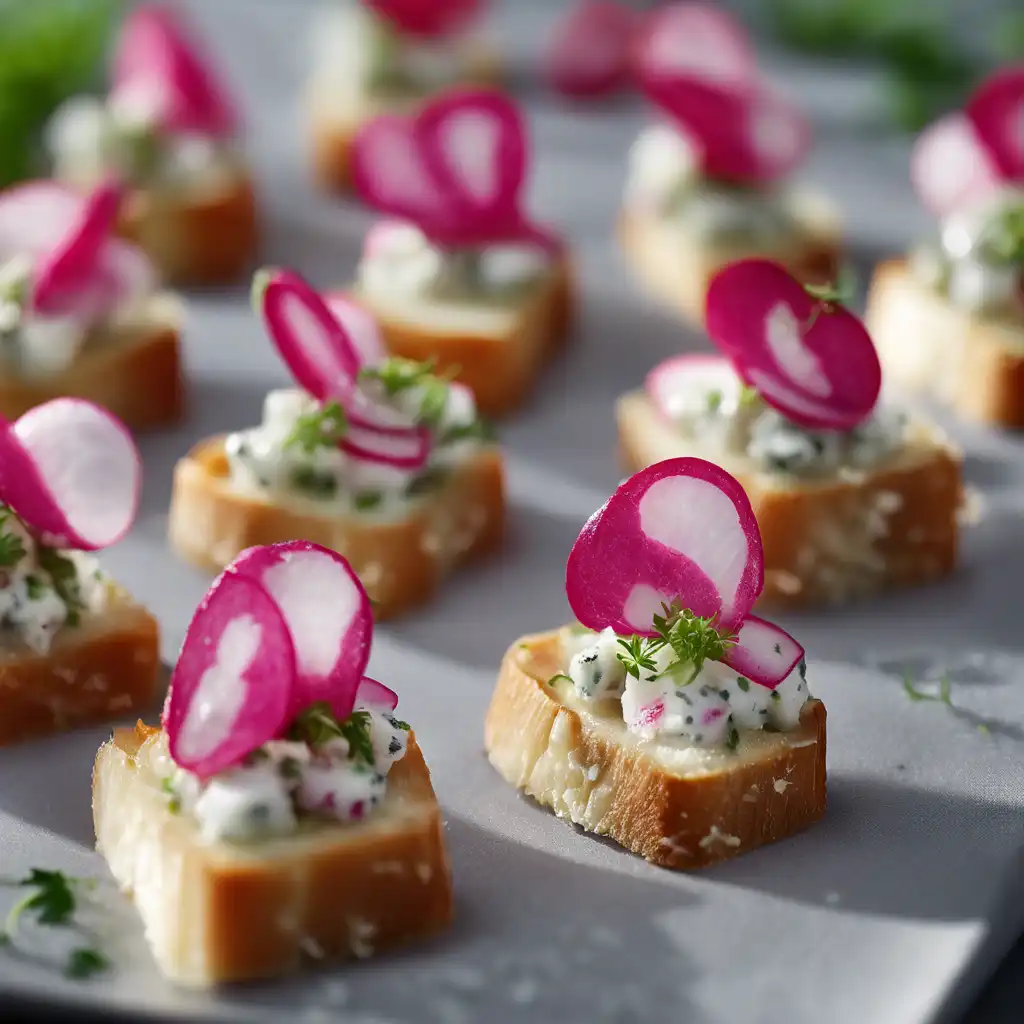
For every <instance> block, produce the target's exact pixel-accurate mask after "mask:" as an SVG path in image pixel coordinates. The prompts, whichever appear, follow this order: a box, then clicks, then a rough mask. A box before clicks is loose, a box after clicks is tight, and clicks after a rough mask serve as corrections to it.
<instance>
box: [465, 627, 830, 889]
mask: <svg viewBox="0 0 1024 1024" xmlns="http://www.w3.org/2000/svg"><path fill="white" fill-rule="evenodd" d="M564 671H565V659H564V658H563V652H562V644H561V640H560V637H559V633H558V632H557V631H556V632H552V633H540V634H537V635H534V636H527V637H523V638H522V639H521V640H519V641H518V642H517V643H515V644H513V645H512V647H511V648H509V650H508V653H507V654H506V655H505V658H504V660H503V661H502V664H501V673H500V675H499V677H498V684H497V687H496V688H495V691H494V696H493V697H492V698H491V706H490V708H489V710H488V712H487V719H486V722H485V725H484V746H485V748H486V750H487V756H488V757H489V758H490V761H491V764H492V765H494V767H495V768H497V769H498V771H499V772H500V774H501V775H502V777H503V778H504V779H505V780H506V781H507V782H510V783H511V784H512V785H513V786H515V787H516V788H517V789H520V790H522V791H523V792H524V793H526V794H527V795H528V796H531V797H533V799H534V800H536V801H537V802H538V803H540V804H543V805H544V806H545V807H550V808H551V809H552V810H553V811H554V812H555V813H556V814H557V815H558V816H559V817H560V818H567V819H568V820H569V821H571V822H572V823H573V824H574V825H580V826H581V827H582V828H584V829H586V830H587V831H588V832H596V833H597V834H598V835H604V836H609V837H610V838H612V839H614V840H615V842H617V843H619V844H620V845H621V846H624V847H626V849H628V850H632V851H633V852H634V853H639V854H640V855H641V856H643V857H645V858H646V859H647V860H649V861H651V862H652V863H654V864H660V865H661V866H662V867H669V868H683V869H689V868H702V867H706V866H707V865H709V864H714V863H715V862H717V861H720V860H725V859H727V858H729V857H735V856H736V855H737V854H740V853H746V852H747V851H748V850H752V849H754V848H755V847H757V846H762V845H764V844H765V843H771V842H774V841H775V840H777V839H783V838H785V837H786V836H789V835H792V834H793V833H794V832H799V831H800V830H801V829H803V828H806V827H807V826H808V825H810V824H811V823H812V822H815V821H817V820H818V819H819V818H820V817H821V816H822V815H823V814H824V813H825V705H824V704H822V703H821V701H818V700H810V701H808V702H807V704H806V705H805V706H804V709H803V711H802V713H801V716H800V725H799V727H798V728H797V729H795V730H792V731H790V732H782V733H770V732H760V733H744V734H743V739H742V740H741V741H740V746H739V748H738V749H737V750H736V751H735V752H733V751H727V750H702V749H700V748H696V747H678V746H673V745H670V744H666V743H659V742H656V741H650V742H644V741H642V740H640V739H639V738H638V737H636V736H635V735H633V734H632V733H630V732H629V731H628V730H627V729H626V727H625V725H624V724H623V722H622V719H621V714H617V713H616V712H617V711H618V705H617V704H616V703H614V702H609V707H610V710H609V711H608V712H607V713H605V714H601V713H599V712H595V711H594V710H591V709H588V708H586V707H585V706H584V705H583V703H582V702H580V701H578V700H576V699H575V697H574V696H573V694H572V690H571V687H569V686H568V684H566V683H558V684H554V685H553V684H551V683H549V682H548V680H550V679H551V677H552V676H554V675H555V674H556V673H559V672H564Z"/></svg>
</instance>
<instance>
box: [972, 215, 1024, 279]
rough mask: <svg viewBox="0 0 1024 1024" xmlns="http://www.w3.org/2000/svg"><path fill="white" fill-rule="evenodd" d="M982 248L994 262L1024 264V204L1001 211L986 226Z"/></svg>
mask: <svg viewBox="0 0 1024 1024" xmlns="http://www.w3.org/2000/svg"><path fill="white" fill-rule="evenodd" d="M981 246H982V248H983V249H984V250H985V254H986V255H987V256H988V257H989V259H991V260H992V261H993V262H996V263H1002V264H1015V263H1024V203H1018V204H1016V205H1011V206H1007V207H1005V208H1004V209H1002V210H999V212H998V213H997V214H996V215H995V216H993V217H992V219H991V220H990V221H989V222H988V224H986V225H985V229H984V231H983V232H982V238H981Z"/></svg>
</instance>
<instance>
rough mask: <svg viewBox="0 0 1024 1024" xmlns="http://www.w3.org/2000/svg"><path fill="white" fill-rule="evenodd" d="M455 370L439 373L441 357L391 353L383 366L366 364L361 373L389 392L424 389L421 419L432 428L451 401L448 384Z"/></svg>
mask: <svg viewBox="0 0 1024 1024" xmlns="http://www.w3.org/2000/svg"><path fill="white" fill-rule="evenodd" d="M455 373H456V371H455V370H448V371H447V372H445V373H443V374H439V373H437V360H436V359H434V358H430V359H427V360H425V361H424V362H418V361H417V360H415V359H405V358H403V357H402V356H390V357H389V358H387V359H385V360H384V362H382V363H381V364H380V365H379V366H368V367H365V368H364V369H363V370H362V371H361V372H360V374H359V376H360V377H361V378H362V379H363V380H373V381H377V382H378V383H379V384H380V386H381V387H382V388H383V389H384V391H385V393H386V394H388V395H392V396H393V395H397V394H400V393H401V392H403V391H409V390H411V389H412V388H419V389H420V391H421V396H422V397H421V399H420V408H419V418H420V420H421V421H422V422H423V423H424V424H425V425H426V426H428V427H436V426H437V425H438V424H439V423H440V422H441V419H442V417H443V416H444V410H445V407H446V406H447V404H448V385H449V384H450V383H451V381H452V378H453V377H454V376H455Z"/></svg>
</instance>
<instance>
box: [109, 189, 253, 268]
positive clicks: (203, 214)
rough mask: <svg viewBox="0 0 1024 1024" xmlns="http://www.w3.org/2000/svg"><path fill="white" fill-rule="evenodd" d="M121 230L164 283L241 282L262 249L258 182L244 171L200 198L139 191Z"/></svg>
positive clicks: (125, 213)
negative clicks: (256, 192) (257, 191)
mask: <svg viewBox="0 0 1024 1024" xmlns="http://www.w3.org/2000/svg"><path fill="white" fill-rule="evenodd" d="M118 228H119V231H120V233H121V234H122V235H123V236H124V237H125V238H128V239H130V240H131V241H132V242H134V243H135V244H136V245H138V246H139V247H140V248H142V249H143V250H145V252H146V253H147V254H148V255H149V258H150V259H151V260H152V261H153V263H154V264H155V266H156V267H157V269H158V271H159V272H160V275H161V277H162V278H163V280H164V281H167V282H169V283H171V284H176V285H204V284H211V285H212V284H226V283H229V282H231V281H235V280H237V279H238V278H239V277H240V276H241V275H242V274H243V273H244V272H245V271H246V270H247V269H248V268H249V267H250V266H251V265H252V263H253V260H254V259H255V256H256V251H257V248H258V246H259V224H258V211H257V208H256V196H255V193H254V190H253V184H252V180H251V179H250V178H249V176H248V175H247V174H245V173H244V172H241V171H239V172H238V173H237V174H233V175H231V176H228V177H225V179H224V181H223V182H218V183H217V184H216V185H211V186H210V188H209V189H208V190H207V191H204V192H202V193H198V194H197V193H196V192H194V191H192V192H184V191H183V192H181V193H180V194H179V193H175V192H174V191H171V190H167V191H164V192H150V191H146V190H142V189H136V190H135V191H133V192H131V193H129V195H128V197H127V198H126V200H125V202H124V205H123V206H122V208H121V216H120V222H119V225H118Z"/></svg>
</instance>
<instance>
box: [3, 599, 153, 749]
mask: <svg viewBox="0 0 1024 1024" xmlns="http://www.w3.org/2000/svg"><path fill="white" fill-rule="evenodd" d="M159 681H160V638H159V627H158V626H157V622H156V619H154V618H153V616H152V615H150V613H149V612H148V611H146V609H145V608H143V607H142V606H141V605H139V604H136V603H135V601H133V600H132V598H131V597H130V596H129V595H128V593H127V592H126V591H124V590H122V589H121V588H120V587H118V586H116V584H111V596H110V601H109V603H108V606H107V608H106V609H105V610H104V611H103V612H102V613H101V614H97V615H92V616H85V617H83V619H82V621H81V623H80V624H79V625H77V626H74V627H64V628H63V629H61V630H60V632H59V633H57V635H56V636H55V637H54V640H53V644H52V646H51V648H50V651H49V653H48V654H36V653H35V652H34V651H32V650H30V649H29V648H28V647H26V646H25V644H24V643H22V642H21V641H20V640H17V639H16V638H14V637H12V636H7V635H5V636H4V638H3V644H2V646H0V746H8V745H10V744H12V743H20V742H21V741H23V740H29V739H35V738H37V737H40V736H48V735H50V734H51V733H55V732H61V731H63V730H65V729H75V728H78V727H79V726H83V725H92V724H94V723H96V722H106V721H110V720H111V719H115V718H123V717H124V716H125V715H130V714H139V713H141V712H145V711H147V710H148V709H149V708H151V707H152V705H153V703H154V701H155V700H156V697H157V688H158V684H159Z"/></svg>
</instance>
